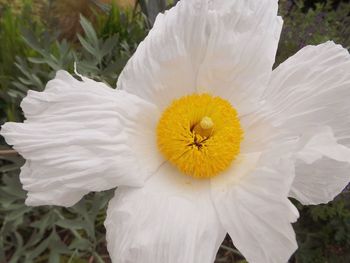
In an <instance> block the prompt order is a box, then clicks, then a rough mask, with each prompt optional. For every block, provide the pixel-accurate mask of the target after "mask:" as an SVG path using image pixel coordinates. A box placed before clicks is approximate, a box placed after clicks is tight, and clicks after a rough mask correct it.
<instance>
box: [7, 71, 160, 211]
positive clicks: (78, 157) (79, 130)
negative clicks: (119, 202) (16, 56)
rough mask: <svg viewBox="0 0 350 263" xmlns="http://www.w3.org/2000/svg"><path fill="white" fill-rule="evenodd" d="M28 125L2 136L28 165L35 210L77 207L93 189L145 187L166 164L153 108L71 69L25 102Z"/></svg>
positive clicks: (26, 182) (25, 172)
mask: <svg viewBox="0 0 350 263" xmlns="http://www.w3.org/2000/svg"><path fill="white" fill-rule="evenodd" d="M21 106H22V109H23V111H24V114H25V117H26V121H25V122H24V123H6V124H5V125H3V126H2V129H1V134H2V135H3V136H4V137H5V139H6V141H7V142H8V143H9V144H11V145H14V148H15V149H16V150H17V151H18V152H19V153H20V154H21V155H22V156H23V157H24V158H25V159H26V164H25V165H24V166H23V167H22V170H21V174H20V179H21V182H22V184H23V188H24V189H25V190H27V191H28V198H27V200H26V203H27V204H28V205H44V204H54V205H64V206H70V205H73V204H74V203H76V202H77V201H78V200H79V199H80V198H81V197H82V196H83V195H84V194H86V193H88V192H89V191H101V190H106V189H110V188H113V187H115V186H117V185H128V186H129V185H133V186H139V185H142V184H143V182H144V181H145V179H146V178H148V176H149V175H150V174H152V172H154V171H155V170H156V169H157V168H158V167H159V165H160V162H161V158H160V157H159V156H158V154H157V148H156V143H155V138H154V129H155V126H156V122H157V119H158V117H159V113H158V111H157V108H156V107H155V106H153V105H152V104H150V103H148V102H146V101H144V100H142V99H140V98H138V97H136V96H134V95H131V94H127V93H126V92H125V91H116V90H113V89H111V88H109V87H107V86H106V85H105V84H103V83H98V82H95V81H93V80H88V79H85V78H84V81H83V82H81V81H78V80H76V79H74V78H73V77H72V76H71V75H69V74H68V73H67V72H65V71H59V72H58V73H57V75H56V78H55V79H54V80H52V81H50V82H49V83H48V84H47V87H46V89H45V91H44V92H35V91H29V93H28V96H27V97H26V98H25V99H24V100H23V102H22V104H21Z"/></svg>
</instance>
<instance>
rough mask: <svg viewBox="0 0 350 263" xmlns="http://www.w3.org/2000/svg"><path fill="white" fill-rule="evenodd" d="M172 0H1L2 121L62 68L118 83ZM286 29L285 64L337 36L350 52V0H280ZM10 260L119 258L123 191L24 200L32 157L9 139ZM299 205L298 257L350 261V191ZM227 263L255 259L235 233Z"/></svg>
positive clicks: (4, 161)
mask: <svg viewBox="0 0 350 263" xmlns="http://www.w3.org/2000/svg"><path fill="white" fill-rule="evenodd" d="M175 2H176V1H171V0H114V1H113V0H0V124H2V123H4V122H6V121H22V120H23V115H22V112H21V109H20V107H19V103H20V101H21V100H22V98H23V97H24V96H25V95H26V93H27V91H28V89H33V90H39V91H40V90H43V89H44V87H45V84H46V82H47V81H48V80H49V79H51V78H53V77H54V74H55V71H57V70H59V69H66V70H68V71H70V72H72V70H73V64H74V61H76V62H77V69H78V71H79V72H80V73H81V74H83V75H86V76H89V77H90V78H93V79H95V80H98V81H103V82H105V83H106V84H108V85H110V86H111V87H115V84H116V80H117V78H118V74H119V73H120V71H121V70H122V68H123V67H124V65H125V63H126V61H127V60H128V58H129V57H130V56H131V55H132V54H133V52H134V51H135V49H136V47H137V45H138V44H139V43H140V41H142V40H143V38H144V37H145V36H146V35H147V33H148V31H149V30H150V29H151V28H152V24H153V22H154V20H155V17H156V15H157V13H158V12H162V11H164V10H165V9H167V8H169V7H170V6H172V5H173V4H174V3H175ZM279 5H280V9H279V12H280V15H281V16H282V17H283V19H284V29H283V32H282V36H281V42H280V45H279V50H278V54H277V60H276V64H275V66H277V65H278V64H279V63H281V62H283V61H284V60H285V59H286V58H288V57H289V56H291V55H293V54H294V53H295V52H296V51H298V50H299V49H300V48H302V47H304V46H305V45H310V44H318V43H321V42H324V41H327V40H329V39H332V40H334V41H335V42H337V43H339V44H342V45H343V46H344V47H345V48H347V49H348V50H349V49H350V3H349V1H344V0H343V1H342V0H318V1H313V0H280V3H279ZM0 150H1V155H0V262H1V263H7V262H9V263H16V262H25V263H30V262H37V263H44V262H49V263H65V262H68V263H94V262H98V263H102V262H106V263H107V262H111V261H110V259H109V256H108V253H107V250H106V241H105V229H104V226H103V222H104V219H105V211H106V205H107V202H108V200H109V199H110V198H111V196H112V195H113V191H106V192H102V193H92V194H89V195H88V196H86V197H85V198H84V199H83V200H81V201H80V202H79V203H78V204H77V205H75V206H74V207H72V208H61V207H53V206H51V207H48V206H43V207H38V208H31V207H26V206H25V205H24V198H25V192H24V191H23V190H22V188H21V185H20V183H19V179H18V174H19V168H20V166H21V165H22V164H23V160H22V158H21V157H20V156H18V155H17V154H16V153H15V152H13V151H12V150H11V148H10V147H9V146H7V145H6V143H5V142H4V140H3V138H0ZM294 203H295V204H296V206H297V207H298V209H299V211H300V213H301V218H300V219H299V221H298V222H297V223H296V224H294V227H295V230H296V233H297V239H298V243H299V250H298V251H297V252H296V254H295V255H294V256H293V258H292V259H291V261H290V262H298V263H326V262H327V263H333V262H334V263H342V262H344V263H348V262H350V189H345V190H344V192H343V193H342V194H341V195H339V197H337V199H336V200H335V201H333V202H331V203H329V204H327V205H319V206H307V207H306V206H302V205H300V204H299V203H297V202H294ZM216 262H217V263H219V262H226V263H233V262H239V263H243V262H245V261H244V259H243V258H242V257H241V255H240V253H239V252H238V251H237V250H236V249H235V248H234V246H233V245H232V242H231V240H230V239H229V238H228V237H227V238H226V239H225V241H224V243H223V245H222V246H221V248H220V251H219V253H218V255H217V260H216Z"/></svg>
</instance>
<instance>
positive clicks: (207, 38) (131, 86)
mask: <svg viewBox="0 0 350 263" xmlns="http://www.w3.org/2000/svg"><path fill="white" fill-rule="evenodd" d="M227 2H228V1H227ZM277 7H278V5H277V1H276V0H262V1H255V0H247V1H232V3H231V4H230V5H229V7H228V8H223V7H222V3H221V1H208V0H187V1H186V0H183V1H180V2H179V3H178V4H177V5H176V6H175V7H174V8H172V9H170V10H169V11H167V12H166V13H165V14H160V15H158V17H157V19H156V22H155V25H154V27H153V28H152V30H151V32H150V33H149V35H148V36H147V37H146V39H145V40H144V41H143V42H142V43H141V44H140V45H139V47H138V49H137V50H136V52H135V54H134V55H133V57H132V58H131V59H130V61H129V62H128V64H127V65H126V67H125V69H124V71H123V72H122V73H121V75H120V77H119V80H118V88H121V89H124V90H127V91H128V92H130V93H133V94H136V95H138V96H140V97H142V98H145V99H146V100H148V101H152V102H153V103H154V104H157V105H158V106H159V107H160V108H161V109H163V108H165V107H166V106H168V105H169V103H170V102H171V101H172V100H173V99H175V98H178V97H181V96H184V95H188V94H190V93H194V92H211V93H214V94H217V95H220V96H222V97H223V98H226V99H229V100H231V102H232V103H233V105H234V106H235V107H237V108H238V109H239V112H240V113H241V114H244V113H245V112H246V111H249V110H251V109H252V108H253V107H255V106H256V101H257V99H258V98H259V96H260V95H261V92H262V91H263V87H264V85H266V83H267V82H268V80H269V77H270V74H271V72H272V65H273V63H274V59H275V54H276V49H277V45H278V40H279V36H280V31H281V27H282V19H281V18H280V17H277Z"/></svg>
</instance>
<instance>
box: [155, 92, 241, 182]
mask: <svg viewBox="0 0 350 263" xmlns="http://www.w3.org/2000/svg"><path fill="white" fill-rule="evenodd" d="M242 139H243V130H242V128H241V125H240V122H239V119H238V116H237V112H236V110H235V109H234V108H233V107H232V106H231V104H230V103H229V102H228V101H226V100H224V99H222V98H220V97H214V96H211V95H209V94H193V95H189V96H185V97H182V98H180V99H177V100H175V101H173V102H172V103H171V105H170V106H169V107H168V108H167V109H166V110H165V111H164V112H163V114H162V116H161V118H160V120H159V123H158V126H157V143H158V148H159V150H160V151H161V153H162V154H163V155H164V156H165V158H166V159H167V160H169V161H170V162H171V163H172V164H173V165H175V166H176V167H177V168H178V169H179V170H180V171H181V172H183V173H184V174H186V175H190V176H193V177H196V178H211V177H214V176H216V175H218V174H219V173H220V172H222V171H224V170H225V169H227V168H228V167H229V166H230V164H231V163H232V161H233V160H234V159H235V158H236V156H237V155H238V154H239V150H240V143H241V141H242Z"/></svg>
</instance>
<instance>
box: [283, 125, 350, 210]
mask: <svg viewBox="0 0 350 263" xmlns="http://www.w3.org/2000/svg"><path fill="white" fill-rule="evenodd" d="M349 171H350V149H349V148H347V147H345V146H344V145H342V144H339V143H337V141H336V139H335V138H334V135H333V133H332V130H331V129H330V128H328V129H325V130H324V131H320V132H319V133H316V134H315V135H314V136H312V137H311V138H310V139H309V140H308V141H307V142H306V144H305V146H304V147H303V148H302V149H301V150H300V151H299V152H298V159H297V163H296V174H297V177H296V178H295V180H294V182H293V186H292V189H291V192H290V196H291V197H294V198H296V199H298V200H299V201H300V202H301V203H303V204H320V203H328V202H329V201H331V200H333V199H334V197H335V196H336V195H338V194H339V193H340V192H341V191H342V190H343V189H344V188H345V187H346V185H347V184H348V183H349V182H350V172H349Z"/></svg>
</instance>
